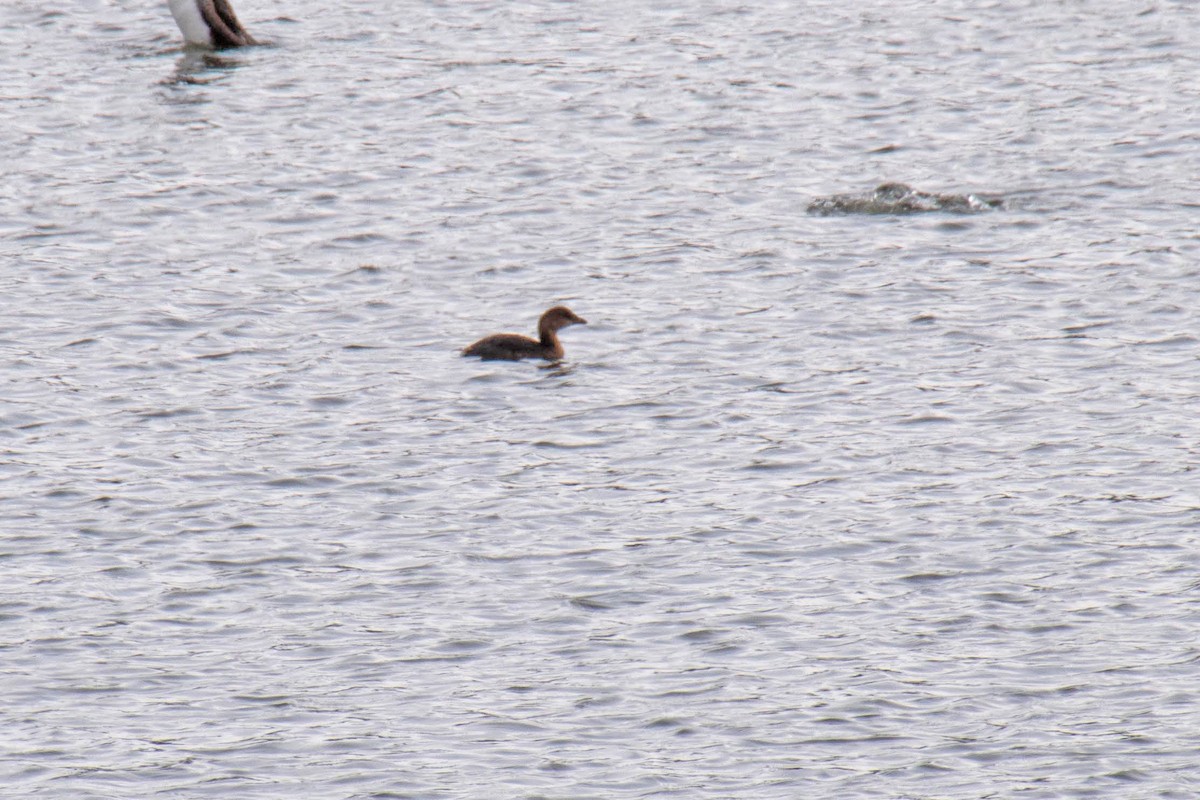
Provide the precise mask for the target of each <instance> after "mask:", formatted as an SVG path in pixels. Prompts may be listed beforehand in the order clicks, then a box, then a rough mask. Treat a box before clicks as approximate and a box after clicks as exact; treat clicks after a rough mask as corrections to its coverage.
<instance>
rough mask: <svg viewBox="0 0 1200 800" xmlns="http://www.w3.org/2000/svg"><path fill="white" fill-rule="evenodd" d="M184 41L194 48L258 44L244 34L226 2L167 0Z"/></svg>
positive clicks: (248, 35) (225, 0)
mask: <svg viewBox="0 0 1200 800" xmlns="http://www.w3.org/2000/svg"><path fill="white" fill-rule="evenodd" d="M168 4H169V5H170V7H171V16H173V17H175V23H176V24H177V25H179V30H180V31H181V32H182V33H183V40H184V41H185V42H187V43H188V44H190V45H194V46H196V47H219V48H224V47H244V46H246V45H251V44H258V42H256V41H255V40H254V37H253V36H251V35H250V34H249V33H247V32H246V29H245V28H243V27H242V23H241V22H239V21H238V18H237V15H236V14H234V13H233V7H232V6H230V5H229V0H168Z"/></svg>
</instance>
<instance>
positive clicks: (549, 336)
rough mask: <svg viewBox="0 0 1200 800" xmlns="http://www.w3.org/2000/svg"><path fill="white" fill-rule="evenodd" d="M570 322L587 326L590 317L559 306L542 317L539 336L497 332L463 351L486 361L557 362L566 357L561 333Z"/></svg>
mask: <svg viewBox="0 0 1200 800" xmlns="http://www.w3.org/2000/svg"><path fill="white" fill-rule="evenodd" d="M569 325H587V320H586V319H584V318H583V317H581V316H579V315H578V314H576V313H575V312H574V311H572V310H571V309H569V308H567V307H566V306H555V307H554V308H552V309H550V310H549V311H547V312H546V313H545V314H542V318H541V319H539V320H538V338H536V339H530V338H529V337H528V336H521V335H520V334H516V333H495V334H492V335H491V336H485V337H484V338H482V339H480V340H479V341H478V342H476V343H475V344H473V345H471V346H470V347H468V348H466V349H465V350H463V351H462V354H463V355H464V356H479V357H480V358H482V359H483V360H484V361H520V360H521V359H523V358H544V359H546V360H547V361H557V360H558V359H560V358H562V357H563V346H562V342H560V341H559V340H558V332H559V331H560V330H562V329H563V328H566V327H567V326H569Z"/></svg>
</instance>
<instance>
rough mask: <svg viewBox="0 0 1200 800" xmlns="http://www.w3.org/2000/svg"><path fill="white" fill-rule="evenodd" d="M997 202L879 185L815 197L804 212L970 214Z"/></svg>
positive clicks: (998, 203)
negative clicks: (942, 212)
mask: <svg viewBox="0 0 1200 800" xmlns="http://www.w3.org/2000/svg"><path fill="white" fill-rule="evenodd" d="M999 205H1000V201H999V200H995V199H986V200H985V199H983V198H980V197H977V196H975V195H973V194H931V193H929V192H922V191H918V190H916V189H914V188H912V187H911V186H909V185H908V184H905V183H881V184H880V185H879V186H876V187H875V189H874V190H872V191H870V192H868V193H867V194H835V195H830V196H829V197H819V198H817V199H816V200H814V201H812V202H811V203H809V205H808V213H810V214H820V215H822V216H829V215H831V214H921V213H925V212H929V211H945V212H948V213H951V214H974V213H976V212H979V211H988V210H990V209H993V208H997V207H998V206H999Z"/></svg>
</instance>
